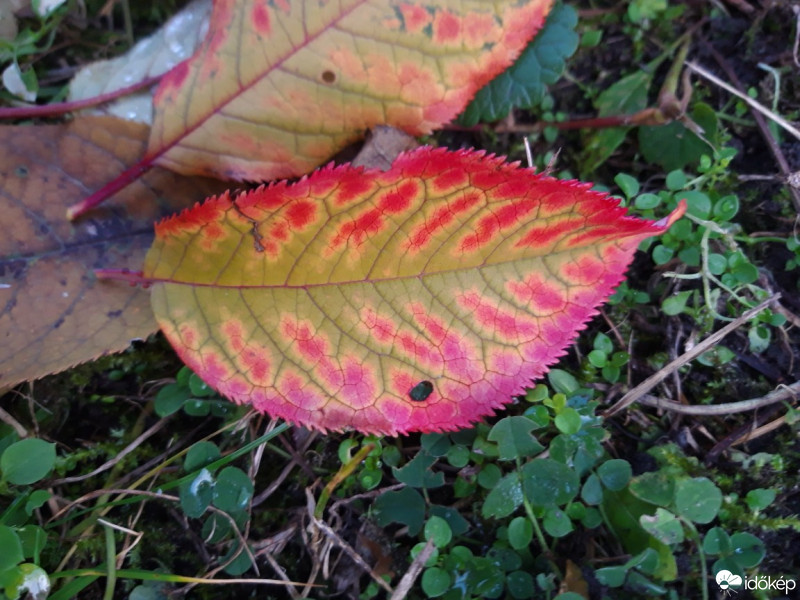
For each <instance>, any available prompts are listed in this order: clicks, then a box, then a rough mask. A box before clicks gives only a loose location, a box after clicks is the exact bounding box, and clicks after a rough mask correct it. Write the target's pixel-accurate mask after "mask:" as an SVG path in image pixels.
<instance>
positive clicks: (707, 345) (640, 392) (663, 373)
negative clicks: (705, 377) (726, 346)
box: [603, 294, 780, 418]
mask: <svg viewBox="0 0 800 600" xmlns="http://www.w3.org/2000/svg"><path fill="white" fill-rule="evenodd" d="M779 298H780V294H775V295H774V296H772V297H770V298H768V299H767V300H765V301H764V302H762V303H761V304H759V305H758V306H756V307H755V308H751V309H750V310H748V311H746V312H744V313H743V314H741V315H740V316H739V317H737V318H736V319H734V320H733V321H731V322H730V323H728V324H727V325H726V326H725V327H723V328H722V329H720V330H719V331H717V332H715V333H712V334H711V335H710V336H708V337H707V338H706V339H704V340H703V341H702V342H700V343H699V344H697V345H696V346H695V347H694V348H692V349H691V350H689V351H688V352H684V353H683V354H682V355H681V356H679V357H678V358H676V359H675V360H673V361H672V362H671V363H669V364H668V365H666V366H664V367H662V368H661V369H659V370H658V371H656V372H655V373H653V374H652V375H651V376H650V377H648V378H647V379H645V380H644V381H643V382H642V383H640V384H639V385H637V386H636V387H635V388H633V389H632V390H630V391H629V392H628V393H627V394H625V395H624V396H623V397H622V398H620V399H619V400H618V401H617V403H616V404H614V406H612V407H611V408H609V409H608V410H607V411H605V412H604V413H603V416H604V417H606V418H608V417H610V416H613V415H615V414H617V413H618V412H620V411H621V410H622V409H624V408H626V407H628V406H630V405H631V404H633V403H634V402H636V401H637V400H639V399H641V398H642V397H643V396H644V395H645V394H647V392H649V391H650V390H651V389H653V388H654V387H655V386H656V385H658V384H659V383H661V382H662V381H663V380H664V379H666V378H667V377H668V376H669V375H670V374H671V373H673V372H675V371H677V370H678V369H680V368H681V367H682V366H683V365H685V364H687V363H690V362H691V361H693V360H694V359H695V358H697V357H698V356H700V355H701V354H702V353H703V352H706V351H707V350H710V349H711V348H712V347H713V346H715V345H717V344H718V343H719V342H720V341H722V339H723V338H724V337H725V336H727V335H728V334H729V333H731V332H732V331H735V330H736V329H738V328H739V327H741V326H742V325H744V324H745V323H747V322H748V321H749V320H751V319H752V318H753V317H755V316H756V315H758V314H759V313H761V312H762V311H764V310H765V309H766V308H767V307H768V306H769V305H770V304H772V303H774V302H777V300H778V299H779Z"/></svg>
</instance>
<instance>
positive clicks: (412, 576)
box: [389, 538, 435, 600]
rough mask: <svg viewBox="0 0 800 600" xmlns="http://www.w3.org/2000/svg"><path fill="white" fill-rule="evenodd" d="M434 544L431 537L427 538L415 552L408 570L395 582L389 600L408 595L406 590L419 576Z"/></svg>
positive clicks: (399, 599)
mask: <svg viewBox="0 0 800 600" xmlns="http://www.w3.org/2000/svg"><path fill="white" fill-rule="evenodd" d="M434 548H435V546H434V545H433V539H432V538H431V539H429V540H428V541H427V543H426V544H425V547H424V548H422V551H421V552H420V553H419V554H417V557H416V558H415V559H414V562H412V563H411V565H410V566H409V567H408V571H406V573H405V575H403V578H402V579H401V580H400V583H398V584H397V587H396V588H395V590H394V593H393V594H392V596H391V598H390V599H389V600H402V599H403V598H405V597H406V596H407V595H408V592H409V591H410V590H411V586H412V585H414V582H415V581H416V580H417V577H419V574H420V572H421V571H422V567H423V566H424V565H425V563H426V562H428V559H429V558H430V557H431V554H433V550H434Z"/></svg>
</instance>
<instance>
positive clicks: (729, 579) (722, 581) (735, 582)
mask: <svg viewBox="0 0 800 600" xmlns="http://www.w3.org/2000/svg"><path fill="white" fill-rule="evenodd" d="M714 579H716V580H717V585H719V587H720V589H722V590H727V589H728V588H729V587H731V586H740V585H742V578H741V576H739V575H734V574H733V573H731V572H730V571H727V570H722V571H720V572H719V573H717V576H716V577H715V578H714Z"/></svg>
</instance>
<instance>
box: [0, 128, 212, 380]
mask: <svg viewBox="0 0 800 600" xmlns="http://www.w3.org/2000/svg"><path fill="white" fill-rule="evenodd" d="M148 134H149V129H148V127H146V126H144V125H140V124H135V123H130V122H126V121H122V120H117V119H113V118H108V117H84V118H78V119H76V120H74V121H72V122H70V123H67V124H62V125H46V126H36V127H33V126H30V127H29V126H3V127H0V190H2V192H0V220H1V221H0V223H1V224H2V231H3V235H2V236H0V385H2V386H6V385H13V384H15V383H18V382H20V381H25V380H30V379H36V378H39V377H42V376H44V375H47V374H49V373H54V372H57V371H60V370H63V369H65V368H67V367H69V366H71V365H74V364H77V363H81V362H85V361H87V360H90V359H92V358H95V357H97V356H100V355H102V354H106V353H109V352H116V351H119V350H123V349H124V348H125V347H127V346H128V344H129V343H130V341H131V340H132V339H136V338H143V337H146V336H147V335H148V334H150V333H151V332H153V331H155V330H156V323H155V320H154V319H153V315H152V311H151V309H150V302H149V297H148V293H147V292H146V291H142V290H141V289H138V288H133V287H126V286H120V285H118V284H107V283H101V282H98V281H97V279H96V277H95V275H94V272H93V269H97V268H106V267H114V268H119V267H128V268H130V269H139V268H141V265H142V260H143V258H144V254H145V252H146V250H147V248H148V247H149V245H150V244H151V242H152V239H153V222H154V221H155V220H156V219H158V218H160V217H163V216H164V215H167V214H170V213H172V212H175V211H176V210H179V209H181V208H184V207H186V206H189V205H190V204H192V203H193V202H196V201H198V200H201V199H203V198H204V197H206V196H207V195H209V194H213V193H218V192H219V191H220V190H221V189H222V187H223V186H222V185H221V184H219V183H218V182H212V181H210V180H205V179H200V178H190V177H183V176H179V175H176V174H174V173H171V172H169V171H166V170H163V169H157V170H153V171H151V172H150V173H148V174H147V175H145V176H144V177H142V178H141V179H139V180H138V181H137V182H136V183H135V184H134V185H132V186H130V187H129V188H128V189H126V190H125V191H124V192H123V193H121V194H119V195H117V196H116V197H115V199H114V200H113V201H112V202H109V203H108V204H107V205H106V206H104V207H103V208H102V209H101V210H98V211H97V212H93V213H92V214H91V215H90V216H89V217H88V218H86V219H82V220H81V221H79V222H76V223H70V222H68V221H67V220H66V219H65V218H64V211H65V208H66V207H67V206H69V205H70V204H73V203H75V202H77V201H78V200H80V199H81V198H83V197H85V196H86V195H87V194H88V193H89V192H90V191H91V190H93V189H96V188H97V187H98V186H101V185H102V184H103V182H105V181H107V180H108V179H109V178H113V177H115V176H116V175H118V174H119V173H120V172H121V171H123V170H124V169H125V168H126V167H129V166H130V165H132V164H133V163H135V162H136V160H137V159H138V158H139V156H141V154H142V152H143V150H144V148H145V145H146V143H147V137H148Z"/></svg>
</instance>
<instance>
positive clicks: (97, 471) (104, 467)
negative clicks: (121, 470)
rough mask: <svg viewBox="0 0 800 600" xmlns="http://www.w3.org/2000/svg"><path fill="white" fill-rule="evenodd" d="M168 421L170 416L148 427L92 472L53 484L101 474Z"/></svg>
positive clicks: (55, 483)
mask: <svg viewBox="0 0 800 600" xmlns="http://www.w3.org/2000/svg"><path fill="white" fill-rule="evenodd" d="M168 421H169V417H164V418H163V419H160V420H159V421H158V422H157V423H156V424H155V425H153V426H152V427H151V428H150V429H148V430H147V431H145V432H144V433H142V434H141V435H140V436H139V437H137V438H136V439H135V440H133V441H132V442H131V443H130V444H128V445H127V446H125V448H124V449H123V450H122V451H121V452H119V453H118V454H117V455H116V456H115V457H114V458H112V459H111V460H109V461H107V462H105V463H104V464H102V465H100V466H99V467H97V468H96V469H95V470H94V471H92V472H91V473H86V474H85V475H76V476H75V477H65V478H64V479H59V480H57V481H54V482H53V485H63V484H65V483H75V482H77V481H83V480H84V479H89V478H90V477H94V476H95V475H99V474H100V473H102V472H103V471H107V470H108V469H110V468H112V467H113V466H114V465H116V464H117V463H118V462H119V461H121V460H122V459H123V458H125V457H126V456H128V454H130V453H131V452H133V451H134V450H136V448H138V447H139V446H140V445H141V444H142V442H144V441H145V440H146V439H147V438H149V437H151V436H153V435H155V434H156V433H158V432H159V431H161V430H162V429H163V428H164V426H165V425H166V424H167V422H168Z"/></svg>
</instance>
